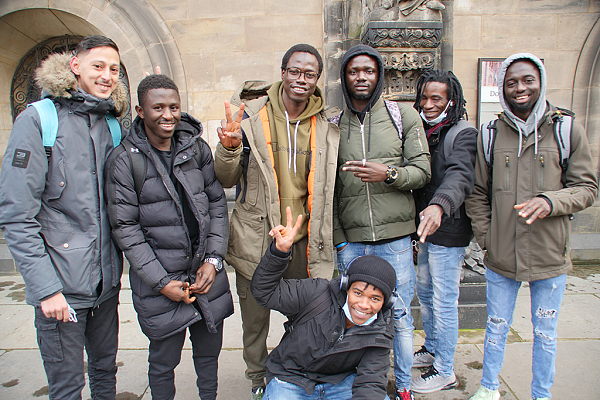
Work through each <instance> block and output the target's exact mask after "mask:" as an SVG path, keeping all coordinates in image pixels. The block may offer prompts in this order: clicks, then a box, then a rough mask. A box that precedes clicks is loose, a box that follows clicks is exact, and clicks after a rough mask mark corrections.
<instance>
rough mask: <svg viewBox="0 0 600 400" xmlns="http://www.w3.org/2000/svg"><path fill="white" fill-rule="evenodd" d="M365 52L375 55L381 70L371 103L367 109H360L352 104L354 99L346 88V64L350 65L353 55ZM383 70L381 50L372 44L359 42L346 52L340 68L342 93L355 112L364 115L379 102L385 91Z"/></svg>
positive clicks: (349, 106) (365, 53)
mask: <svg viewBox="0 0 600 400" xmlns="http://www.w3.org/2000/svg"><path fill="white" fill-rule="evenodd" d="M363 54H364V55H367V56H370V57H373V58H374V59H376V60H377V67H378V70H379V79H378V80H377V85H375V90H374V91H373V95H372V96H371V99H370V100H369V103H368V104H367V106H366V107H365V110H364V111H362V110H361V111H358V110H356V109H355V108H354V107H353V106H352V101H350V95H349V94H348V89H347V88H346V65H348V62H349V61H350V59H352V58H353V57H356V56H359V55H363ZM383 72H384V67H383V58H382V57H381V54H379V52H378V51H377V50H375V49H374V48H372V47H370V46H367V45H364V44H357V45H356V46H353V47H351V48H350V49H349V50H348V51H347V52H346V54H344V57H343V58H342V66H341V68H340V79H341V82H342V93H344V100H345V101H346V105H347V106H348V108H349V109H350V110H351V111H352V112H353V113H355V114H361V113H362V114H363V115H364V113H365V112H366V111H368V110H370V109H371V108H372V107H373V105H374V104H375V103H376V102H377V100H379V97H380V96H381V93H382V92H383Z"/></svg>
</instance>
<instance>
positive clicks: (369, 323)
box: [342, 295, 377, 326]
mask: <svg viewBox="0 0 600 400" xmlns="http://www.w3.org/2000/svg"><path fill="white" fill-rule="evenodd" d="M342 310H344V314H346V318H348V319H349V320H350V321H352V323H353V324H354V325H358V326H367V325H371V324H372V323H373V321H375V320H376V319H377V314H375V315H373V316H371V318H369V319H368V320H366V321H365V323H364V324H357V323H356V322H354V320H353V319H352V317H351V316H350V309H349V308H348V295H346V303H345V304H344V306H343V307H342Z"/></svg>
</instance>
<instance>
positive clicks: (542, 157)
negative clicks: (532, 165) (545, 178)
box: [540, 154, 545, 168]
mask: <svg viewBox="0 0 600 400" xmlns="http://www.w3.org/2000/svg"><path fill="white" fill-rule="evenodd" d="M540 161H541V163H542V168H543V167H545V165H544V155H543V154H540Z"/></svg>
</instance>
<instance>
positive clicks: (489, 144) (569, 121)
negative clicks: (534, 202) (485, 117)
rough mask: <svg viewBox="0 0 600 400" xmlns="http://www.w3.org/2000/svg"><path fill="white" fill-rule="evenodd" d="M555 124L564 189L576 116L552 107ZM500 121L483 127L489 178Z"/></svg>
mask: <svg viewBox="0 0 600 400" xmlns="http://www.w3.org/2000/svg"><path fill="white" fill-rule="evenodd" d="M550 118H551V119H552V121H553V122H554V139H555V140H556V145H557V146H558V155H559V158H560V167H561V170H562V173H561V176H560V180H561V182H562V185H563V187H567V168H568V166H569V157H571V135H572V133H573V119H574V118H575V114H574V113H572V112H571V111H569V110H565V109H563V108H558V107H552V116H551V117H550ZM497 122H498V119H495V120H493V121H490V122H488V123H487V125H486V124H483V125H481V144H482V145H483V154H484V156H485V162H486V164H487V170H488V176H490V177H491V176H492V170H493V165H494V144H495V143H496V131H497V129H496V123H497ZM488 186H489V187H488V193H492V180H491V179H489V184H488Z"/></svg>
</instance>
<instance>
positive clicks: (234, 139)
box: [217, 101, 246, 149]
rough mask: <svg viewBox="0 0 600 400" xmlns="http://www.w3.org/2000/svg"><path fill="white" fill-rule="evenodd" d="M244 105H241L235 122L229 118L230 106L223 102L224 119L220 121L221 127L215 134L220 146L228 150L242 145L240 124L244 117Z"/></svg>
mask: <svg viewBox="0 0 600 400" xmlns="http://www.w3.org/2000/svg"><path fill="white" fill-rule="evenodd" d="M245 109H246V105H245V104H244V103H242V104H241V105H240V110H239V111H238V113H237V115H236V117H235V120H234V119H233V118H232V116H231V105H230V104H229V102H228V101H225V119H222V120H221V126H220V127H218V128H217V134H218V135H219V140H220V141H221V144H222V145H223V146H225V147H227V148H229V149H235V148H237V147H238V146H239V145H240V144H241V143H242V129H241V128H240V124H241V123H242V118H243V117H244V110H245Z"/></svg>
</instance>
